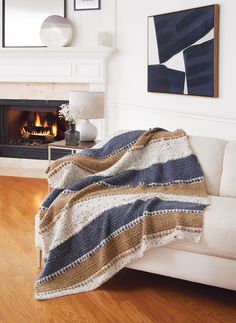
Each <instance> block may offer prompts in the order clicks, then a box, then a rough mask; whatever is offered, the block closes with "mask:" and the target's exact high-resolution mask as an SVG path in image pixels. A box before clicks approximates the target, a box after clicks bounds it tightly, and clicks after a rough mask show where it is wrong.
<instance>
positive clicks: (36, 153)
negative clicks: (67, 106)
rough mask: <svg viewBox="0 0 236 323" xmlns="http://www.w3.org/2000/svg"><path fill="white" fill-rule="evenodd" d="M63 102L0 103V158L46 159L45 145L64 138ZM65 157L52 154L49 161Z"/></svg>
mask: <svg viewBox="0 0 236 323" xmlns="http://www.w3.org/2000/svg"><path fill="white" fill-rule="evenodd" d="M64 103H67V101H64V100H60V101H58V100H11V99H7V100H0V157H15V158H30V159H47V158H48V156H47V151H48V150H47V148H48V143H50V142H53V141H58V140H61V139H63V138H64V132H65V130H66V124H65V121H64V120H63V119H59V118H58V109H59V107H60V105H61V104H64ZM66 154H68V151H66V150H54V154H53V156H52V158H53V159H56V158H59V157H62V156H64V155H66Z"/></svg>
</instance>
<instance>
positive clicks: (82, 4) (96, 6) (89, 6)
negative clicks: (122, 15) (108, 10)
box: [74, 0, 101, 10]
mask: <svg viewBox="0 0 236 323" xmlns="http://www.w3.org/2000/svg"><path fill="white" fill-rule="evenodd" d="M100 9H101V0H89V1H88V0H74V10H100Z"/></svg>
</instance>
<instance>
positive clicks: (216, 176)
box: [189, 136, 228, 195]
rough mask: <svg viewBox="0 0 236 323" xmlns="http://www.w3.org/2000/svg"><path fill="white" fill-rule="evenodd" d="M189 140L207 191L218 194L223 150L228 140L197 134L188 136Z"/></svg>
mask: <svg viewBox="0 0 236 323" xmlns="http://www.w3.org/2000/svg"><path fill="white" fill-rule="evenodd" d="M189 141H190V144H191V147H192V150H193V152H194V153H195V154H196V156H197V157H198V160H199V163H200V165H201V167H202V170H203V173H204V176H205V181H206V190H207V193H208V194H210V195H219V190H220V183H221V173H222V169H223V160H224V151H225V147H226V145H227V143H228V141H226V140H224V139H218V138H207V137H198V136H189Z"/></svg>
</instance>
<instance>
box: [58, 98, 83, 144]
mask: <svg viewBox="0 0 236 323" xmlns="http://www.w3.org/2000/svg"><path fill="white" fill-rule="evenodd" d="M60 108H61V109H60V110H59V118H64V119H65V120H66V121H67V122H68V126H69V128H68V130H66V131H65V144H66V145H68V146H77V145H78V144H79V141H80V133H79V131H77V130H76V128H75V127H76V123H78V121H79V118H80V110H79V109H78V108H77V107H72V106H70V105H69V104H62V105H61V106H60Z"/></svg>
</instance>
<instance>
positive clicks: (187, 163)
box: [42, 155, 203, 208]
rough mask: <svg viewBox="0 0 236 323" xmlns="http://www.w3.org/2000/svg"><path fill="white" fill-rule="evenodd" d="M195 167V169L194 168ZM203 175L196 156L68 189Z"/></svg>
mask: <svg viewBox="0 0 236 323" xmlns="http://www.w3.org/2000/svg"><path fill="white" fill-rule="evenodd" d="M193 166H195V167H193ZM202 176H203V173H202V170H201V167H200V165H199V163H198V161H197V157H196V156H195V155H191V156H188V157H186V158H182V159H176V160H170V161H168V162H166V163H159V164H154V165H152V166H150V167H148V168H145V169H141V170H128V171H125V172H123V173H120V174H117V175H114V176H107V177H103V176H89V177H87V178H85V179H82V180H80V181H79V182H78V183H76V184H74V185H72V186H70V187H68V190H70V191H72V192H78V191H80V190H82V189H83V188H85V187H87V186H88V185H91V184H93V183H97V182H99V181H102V182H103V183H106V184H110V185H114V186H117V187H120V186H125V185H129V186H136V185H138V184H140V183H143V184H145V185H150V184H154V185H155V184H170V183H174V182H175V181H181V182H183V181H191V179H196V178H199V177H202ZM61 192H62V190H56V191H55V192H54V191H53V192H52V193H51V194H50V195H49V196H48V198H47V199H46V200H45V201H44V202H43V204H42V207H44V208H48V207H49V206H50V205H51V203H52V202H53V201H54V199H55V198H56V197H57V196H58V195H59V194H60V193H61Z"/></svg>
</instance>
